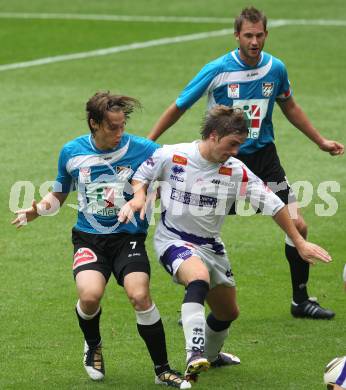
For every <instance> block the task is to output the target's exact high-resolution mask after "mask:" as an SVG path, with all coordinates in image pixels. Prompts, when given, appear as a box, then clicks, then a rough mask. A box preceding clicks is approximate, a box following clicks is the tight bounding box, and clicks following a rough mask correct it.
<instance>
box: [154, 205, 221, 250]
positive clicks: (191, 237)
mask: <svg viewBox="0 0 346 390" xmlns="http://www.w3.org/2000/svg"><path fill="white" fill-rule="evenodd" d="M165 216H166V211H164V212H163V213H162V214H161V220H162V223H163V225H164V227H165V228H166V229H167V230H169V231H170V232H172V233H174V234H176V235H177V236H179V237H180V238H181V239H182V240H184V241H187V242H191V243H192V244H196V245H207V244H210V245H211V246H212V250H213V251H215V254H217V255H224V254H225V251H224V249H225V248H224V247H223V245H222V244H221V243H219V242H217V241H216V240H215V238H213V237H199V236H196V235H195V234H192V233H186V232H181V231H179V230H177V229H174V228H171V227H169V226H167V225H166V221H165Z"/></svg>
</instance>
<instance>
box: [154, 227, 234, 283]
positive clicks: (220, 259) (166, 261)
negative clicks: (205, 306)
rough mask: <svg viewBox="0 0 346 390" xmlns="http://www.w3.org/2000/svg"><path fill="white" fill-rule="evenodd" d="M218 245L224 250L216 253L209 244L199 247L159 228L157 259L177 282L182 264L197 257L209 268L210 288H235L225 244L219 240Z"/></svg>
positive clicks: (156, 245)
mask: <svg viewBox="0 0 346 390" xmlns="http://www.w3.org/2000/svg"><path fill="white" fill-rule="evenodd" d="M218 245H222V246H223V250H222V251H218V252H216V251H215V250H213V249H212V246H211V245H209V244H206V245H197V244H195V243H192V242H189V241H184V240H182V239H181V238H180V237H179V236H177V235H175V234H174V233H171V232H170V231H168V230H167V229H165V228H164V227H162V226H161V227H158V228H157V230H156V232H155V236H154V247H155V251H156V254H157V257H158V259H159V261H160V263H161V265H163V266H164V268H165V269H166V271H167V272H168V273H169V274H170V275H172V277H173V280H174V281H175V282H177V278H176V273H177V271H178V268H179V266H180V264H182V263H183V262H184V261H185V260H186V259H188V258H189V257H191V256H197V257H199V258H200V259H201V260H202V261H203V263H204V264H205V265H206V267H207V268H208V271H209V277H210V288H213V287H215V286H218V285H225V286H229V287H235V285H236V283H235V279H234V276H233V273H232V270H231V265H230V262H229V259H228V256H227V253H226V250H225V248H224V245H223V242H222V241H221V240H219V241H218Z"/></svg>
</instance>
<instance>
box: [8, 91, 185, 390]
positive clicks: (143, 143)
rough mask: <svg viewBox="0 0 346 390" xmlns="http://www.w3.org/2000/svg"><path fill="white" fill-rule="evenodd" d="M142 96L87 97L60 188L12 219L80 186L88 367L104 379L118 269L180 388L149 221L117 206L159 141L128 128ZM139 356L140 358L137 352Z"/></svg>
mask: <svg viewBox="0 0 346 390" xmlns="http://www.w3.org/2000/svg"><path fill="white" fill-rule="evenodd" d="M139 105H140V104H139V102H138V101H137V100H136V99H134V98H131V97H128V96H121V95H112V94H110V93H109V92H107V93H103V92H99V93H96V94H95V95H94V96H92V97H91V98H90V99H89V101H88V102H87V104H86V113H87V122H88V126H89V128H90V131H91V134H87V135H83V136H81V137H78V138H76V139H74V140H72V141H70V142H68V143H67V144H66V145H65V146H64V147H63V148H62V150H61V153H60V157H59V164H58V176H57V179H56V185H55V187H54V189H53V192H51V193H48V194H47V195H46V196H45V197H44V198H43V199H42V200H41V201H40V202H39V203H37V204H36V202H35V201H34V202H33V204H32V207H31V208H29V209H25V210H19V211H18V212H17V217H16V218H15V219H14V221H13V222H12V223H13V224H14V225H16V226H17V227H21V226H23V225H24V224H26V223H27V222H30V221H33V220H34V219H36V218H37V217H38V216H40V215H45V214H50V213H54V212H56V211H57V210H58V208H59V207H60V206H62V205H63V203H64V202H65V200H66V198H67V196H68V194H69V192H70V191H71V190H72V189H73V188H76V189H77V191H78V203H79V204H78V218H77V223H76V225H75V226H74V228H73V229H72V242H73V245H74V261H73V266H72V269H73V276H74V278H75V281H76V286H77V292H78V298H79V299H78V301H77V305H76V314H77V319H78V322H79V326H80V328H81V330H82V332H83V335H84V339H85V347H84V360H83V362H84V367H85V370H86V371H87V373H88V375H89V377H90V378H91V379H93V380H96V381H97V380H102V379H103V378H104V375H105V366H104V361H103V356H102V341H101V333H100V325H99V324H100V317H101V306H100V304H101V299H102V296H103V294H104V291H105V288H106V284H107V282H108V280H109V278H110V275H111V274H113V275H114V277H115V279H116V280H117V282H118V284H119V285H120V286H122V287H123V288H124V290H125V292H126V294H127V296H128V298H129V301H130V302H131V304H132V306H133V308H134V310H135V313H136V319H137V330H138V333H139V335H140V336H141V337H142V339H143V340H144V342H145V344H146V346H147V348H148V351H149V354H150V357H151V359H152V362H153V365H154V370H155V383H156V384H162V385H166V386H170V387H175V388H179V389H188V388H190V387H191V384H190V383H188V382H187V381H186V380H184V379H183V378H181V376H180V374H178V373H177V372H176V371H174V370H171V368H170V366H169V364H168V359H167V351H166V341H165V333H164V329H163V325H162V321H161V318H160V313H159V311H158V309H157V307H156V306H155V304H154V303H153V301H152V299H151V297H150V291H149V278H150V264H149V259H148V256H147V252H146V248H145V245H144V241H145V237H146V232H147V228H148V224H147V222H146V221H141V220H140V218H139V215H137V216H136V217H135V221H136V222H135V223H134V224H132V223H131V224H127V225H125V224H122V223H120V222H119V221H118V217H117V214H118V211H119V210H120V207H121V206H122V205H123V204H125V203H126V201H127V200H128V199H129V197H131V195H130V191H129V188H130V189H131V186H130V184H129V182H128V180H130V179H131V177H132V175H133V172H134V171H135V170H136V169H137V168H138V166H139V165H140V164H141V163H142V162H143V161H145V160H146V159H147V158H148V157H149V156H151V155H152V153H153V152H154V151H155V150H156V149H157V148H158V147H159V146H158V145H157V144H155V143H154V142H152V141H149V140H147V139H144V138H141V137H137V136H135V135H131V134H127V133H125V132H124V130H125V124H126V122H127V120H128V119H129V116H130V114H131V113H132V112H133V110H134V109H135V108H136V107H138V106H139ZM138 362H139V360H138Z"/></svg>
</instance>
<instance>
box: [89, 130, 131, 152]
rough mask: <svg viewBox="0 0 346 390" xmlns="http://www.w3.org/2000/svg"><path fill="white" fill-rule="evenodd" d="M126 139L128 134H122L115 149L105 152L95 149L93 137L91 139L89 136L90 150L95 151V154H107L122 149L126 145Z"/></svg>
mask: <svg viewBox="0 0 346 390" xmlns="http://www.w3.org/2000/svg"><path fill="white" fill-rule="evenodd" d="M128 137H129V136H128V134H126V133H124V134H123V135H122V137H121V140H120V142H119V143H118V145H117V146H116V147H115V148H113V149H107V150H102V149H98V147H97V146H96V144H95V140H94V137H93V136H92V135H91V134H90V135H89V143H90V146H91V148H92V149H93V150H95V152H97V153H103V154H108V153H112V152H115V151H116V150H118V149H120V148H122V147H123V146H124V145H125V144H126V142H127V140H128Z"/></svg>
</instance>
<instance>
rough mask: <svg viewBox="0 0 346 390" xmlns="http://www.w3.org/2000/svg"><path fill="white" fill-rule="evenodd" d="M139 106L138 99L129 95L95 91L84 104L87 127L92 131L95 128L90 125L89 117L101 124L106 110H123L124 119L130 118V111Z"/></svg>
mask: <svg viewBox="0 0 346 390" xmlns="http://www.w3.org/2000/svg"><path fill="white" fill-rule="evenodd" d="M136 108H141V103H140V102H139V100H137V99H135V98H132V97H130V96H124V95H112V94H111V93H110V92H109V91H108V92H97V93H95V95H94V96H92V97H91V98H90V99H89V100H88V101H87V104H86V114H87V122H88V126H89V129H90V131H91V132H92V133H94V131H95V129H94V128H93V127H92V126H91V119H92V120H93V121H94V122H95V123H97V124H101V122H102V121H103V119H104V118H105V114H106V112H108V111H110V112H120V111H121V112H123V113H124V114H125V119H126V120H128V119H129V118H130V115H131V113H132V112H133V111H134V110H135V109H136Z"/></svg>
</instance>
